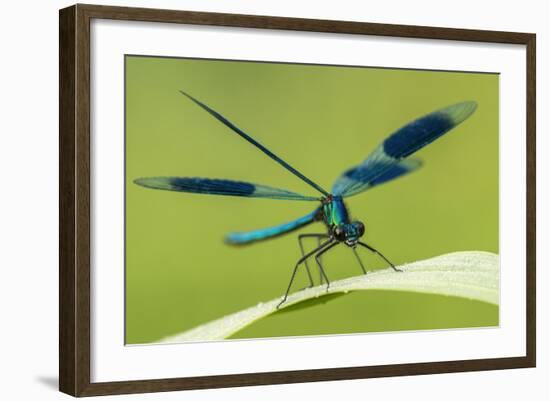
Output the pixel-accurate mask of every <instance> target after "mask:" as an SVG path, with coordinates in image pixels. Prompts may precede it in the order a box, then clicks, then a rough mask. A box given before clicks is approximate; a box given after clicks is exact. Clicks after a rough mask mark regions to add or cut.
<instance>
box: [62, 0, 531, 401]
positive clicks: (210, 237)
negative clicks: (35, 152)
mask: <svg viewBox="0 0 550 401" xmlns="http://www.w3.org/2000/svg"><path fill="white" fill-rule="evenodd" d="M59 23H60V381H59V383H60V384H59V385H60V390H61V391H63V392H65V393H68V394H71V395H73V396H91V395H105V394H121V393H140V392H154V391H171V390H185V389H200V388H217V387H231V386H247V385H261V384H277V383H295V382H308V381H323V380H341V379H359V378H372V377H382V376H398V375H417V374H430V373H441V372H459V371H476V370H489V369H509V368H520V367H533V366H535V35H534V34H530V33H512V32H495V31H479V30H466V29H450V28H435V27H419V26H403V25H385V24H371V23H362V22H348V21H326V20H310V19H296V18H282V17H268V16H252V15H233V14H218V13H202V12H188V11H171V10H154V9H138V8H122V7H106V6H95V5H75V6H72V7H69V8H65V9H62V10H61V11H60V20H59Z"/></svg>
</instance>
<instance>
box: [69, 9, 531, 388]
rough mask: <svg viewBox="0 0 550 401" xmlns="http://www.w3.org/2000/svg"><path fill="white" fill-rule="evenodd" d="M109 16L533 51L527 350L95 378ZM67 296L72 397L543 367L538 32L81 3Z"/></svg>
mask: <svg viewBox="0 0 550 401" xmlns="http://www.w3.org/2000/svg"><path fill="white" fill-rule="evenodd" d="M92 19H109V20H124V21H141V22H163V23H174V24H192V25H206V26H223V27H240V28H258V29H275V30H288V31H309V32H323V33H341V34H356V35H374V36H391V37H400V38H419V39H440V40H451V41H471V42H490V43H505V44H519V45H524V46H525V47H526V54H527V58H526V60H525V62H526V72H527V74H526V75H527V82H526V88H527V93H526V99H527V119H526V122H525V124H526V132H527V136H526V138H525V140H526V143H527V155H526V158H527V176H526V183H527V191H526V194H525V196H526V203H527V216H526V221H527V226H526V238H527V242H526V255H527V258H526V260H525V274H526V285H527V287H526V294H527V299H526V327H525V332H526V336H525V338H526V351H527V352H526V355H525V356H522V357H503V358H492V359H473V360H458V361H439V362H430V363H408V364H399V365H381V366H364V367H363V366H354V367H343V368H342V367H339V368H329V369H314V370H298V371H279V372H256V373H246V374H229V375H222V376H201V377H181V378H165V379H154V380H132V381H117V382H91V379H90V377H91V375H90V364H91V351H90V346H91V333H90V331H91V330H90V318H91V316H90V297H91V290H90V288H91V282H90V209H91V205H90V202H91V194H90V174H91V169H90V121H91V117H90V113H91V112H90V85H91V83H90V68H91V65H90V22H91V20H92ZM59 29H60V36H59V48H60V53H59V57H60V70H59V93H60V103H59V124H60V142H59V150H60V170H59V180H60V192H59V217H60V220H59V225H60V239H59V246H60V248H59V252H60V265H59V269H60V270H59V274H60V279H59V280H60V281H59V283H60V287H59V288H60V290H59V291H60V292H59V311H60V312H59V317H60V323H59V358H60V361H59V388H60V391H62V392H64V393H67V394H70V395H73V396H94V395H106V394H123V393H143V392H156V391H173V390H189V389H206V388H220V387H235V386H250V385H264V384H280V383H298V382H314V381H325V380H346V379H362V378H373V377H389V376H401V375H420V374H433V373H448V372H464V371H480V370H494V369H510V368H524V367H534V366H535V355H536V337H535V336H536V319H535V298H536V294H535V288H536V285H535V282H536V281H535V280H536V279H535V194H536V192H535V119H536V114H535V113H536V111H535V46H536V45H535V43H536V37H535V35H534V34H530V33H514V32H496V31H482V30H467V29H450V28H435V27H422V26H404V25H390V24H373V23H363V22H348V21H328V20H313V19H298V18H283V17H268V16H253V15H236V14H219V13H203V12H191V11H172V10H155V9H142V8H126V7H110V6H96V5H80V4H79V5H74V6H72V7H68V8H65V9H62V10H60V14H59Z"/></svg>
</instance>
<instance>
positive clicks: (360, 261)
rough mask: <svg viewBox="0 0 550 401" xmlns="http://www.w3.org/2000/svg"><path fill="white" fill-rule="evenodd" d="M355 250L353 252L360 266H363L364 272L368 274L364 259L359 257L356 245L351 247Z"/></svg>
mask: <svg viewBox="0 0 550 401" xmlns="http://www.w3.org/2000/svg"><path fill="white" fill-rule="evenodd" d="M351 249H352V250H353V253H354V255H355V257H356V258H357V261H358V262H359V266H361V270H363V274H367V271H366V270H365V266H364V265H363V261H362V260H361V258H360V257H359V254H358V253H357V249H355V247H353V248H351Z"/></svg>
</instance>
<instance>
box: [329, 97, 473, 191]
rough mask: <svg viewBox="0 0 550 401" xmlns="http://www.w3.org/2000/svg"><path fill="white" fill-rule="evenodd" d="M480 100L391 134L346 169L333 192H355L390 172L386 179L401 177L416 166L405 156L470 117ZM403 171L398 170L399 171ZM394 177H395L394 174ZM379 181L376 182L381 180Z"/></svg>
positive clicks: (417, 121) (426, 117)
mask: <svg viewBox="0 0 550 401" xmlns="http://www.w3.org/2000/svg"><path fill="white" fill-rule="evenodd" d="M476 108H477V103H476V102H471V101H468V102H462V103H457V104H454V105H451V106H448V107H445V108H443V109H440V110H437V111H434V112H432V113H430V114H427V115H425V116H424V117H421V118H419V119H417V120H414V121H413V122H410V123H409V124H407V125H405V126H403V127H401V128H400V129H398V130H397V131H395V132H394V133H393V134H391V135H390V136H389V137H388V138H386V140H384V142H382V144H381V145H379V146H378V147H377V148H376V149H375V150H374V151H373V152H372V153H371V154H370V155H369V157H368V158H367V159H366V160H365V161H364V162H363V163H362V164H361V165H359V166H357V167H355V168H352V169H350V170H348V171H346V172H345V173H344V174H343V175H342V176H341V177H339V178H338V179H337V180H336V182H335V183H334V185H333V189H332V192H333V193H334V194H335V195H340V196H345V197H347V196H352V195H355V194H358V193H360V192H363V191H365V190H366V189H368V188H371V187H373V186H374V185H373V182H376V180H377V179H378V178H379V177H380V176H383V175H384V174H386V173H387V174H388V176H386V179H384V180H383V181H382V182H387V181H389V180H390V179H393V178H397V177H399V176H401V175H403V174H405V173H407V172H409V171H413V170H414V169H415V168H414V167H413V168H412V169H411V168H409V167H410V166H407V165H406V164H403V165H402V167H403V169H400V168H398V167H397V166H399V165H400V162H401V160H402V159H404V158H406V157H408V156H410V155H411V154H413V153H414V152H416V151H417V150H419V149H421V148H423V147H424V146H426V145H428V144H430V143H431V142H433V141H435V140H436V139H437V138H439V137H441V136H442V135H443V134H445V133H446V132H448V131H450V130H451V129H452V128H454V127H456V126H457V125H458V124H460V123H461V122H463V121H464V120H466V119H467V118H468V117H469V116H470V115H472V113H473V112H474V111H475V110H476ZM401 170H402V171H403V172H402V173H400V174H398V172H399V171H401ZM390 177H391V178H390ZM380 183H381V182H380V181H378V182H377V184H376V185H378V184H380Z"/></svg>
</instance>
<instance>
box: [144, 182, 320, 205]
mask: <svg viewBox="0 0 550 401" xmlns="http://www.w3.org/2000/svg"><path fill="white" fill-rule="evenodd" d="M134 183H136V184H138V185H141V186H142V187H146V188H152V189H162V190H167V191H177V192H191V193H198V194H210V195H230V196H245V197H250V198H267V199H282V200H302V201H317V200H319V198H316V197H313V196H304V195H300V194H298V193H296V192H292V191H287V190H286V189H280V188H273V187H269V186H267V185H260V184H251V183H248V182H243V181H231V180H221V179H211V178H195V177H193V178H190V177H146V178H138V179H136V180H134Z"/></svg>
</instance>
